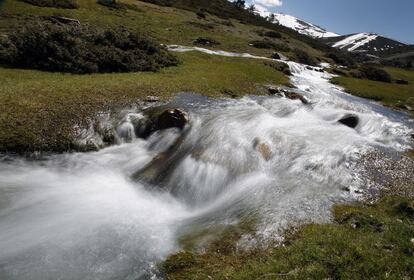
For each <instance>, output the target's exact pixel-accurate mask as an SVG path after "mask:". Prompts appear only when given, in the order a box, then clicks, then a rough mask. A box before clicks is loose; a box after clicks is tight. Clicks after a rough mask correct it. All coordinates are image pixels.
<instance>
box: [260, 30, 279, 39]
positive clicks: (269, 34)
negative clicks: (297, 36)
mask: <svg viewBox="0 0 414 280" xmlns="http://www.w3.org/2000/svg"><path fill="white" fill-rule="evenodd" d="M263 35H264V36H266V37H269V38H277V39H280V38H282V34H280V33H279V32H276V31H266V32H265V33H263Z"/></svg>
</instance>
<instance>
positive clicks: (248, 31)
mask: <svg viewBox="0 0 414 280" xmlns="http://www.w3.org/2000/svg"><path fill="white" fill-rule="evenodd" d="M223 1H224V0H223ZM77 3H78V6H79V8H78V9H58V8H47V7H37V6H34V5H30V4H27V3H24V2H21V1H18V0H6V1H5V2H4V4H3V6H2V8H1V12H0V13H1V15H2V16H1V17H0V31H6V30H13V28H15V27H16V26H18V25H19V24H21V22H23V21H25V20H29V19H30V18H32V19H33V18H34V17H38V16H50V15H56V14H58V15H63V16H66V17H70V18H75V19H78V20H80V22H81V23H88V24H91V25H96V26H101V27H102V26H105V27H118V26H125V27H127V28H130V29H131V30H134V31H138V32H143V33H148V34H149V35H150V36H152V37H154V38H155V39H157V40H158V41H159V42H161V43H164V44H182V45H192V44H193V41H194V40H195V39H197V38H198V37H210V38H212V39H214V40H216V41H217V42H219V43H220V45H217V46H216V47H215V48H216V49H224V50H228V51H236V52H249V53H253V54H258V55H266V56H269V55H270V54H271V53H272V52H273V50H270V49H258V48H254V47H253V46H251V45H250V42H251V41H252V40H261V39H263V37H262V36H260V35H259V34H258V31H261V30H267V29H266V28H265V27H263V26H258V25H251V24H245V23H241V22H240V20H237V19H233V18H227V19H223V18H220V17H217V16H215V15H212V14H207V17H206V18H205V19H203V18H200V17H198V16H197V14H196V12H193V11H188V10H183V9H177V8H173V7H163V6H158V5H154V4H150V3H145V2H141V1H136V0H123V1H122V3H124V4H128V7H133V8H127V9H113V8H109V7H106V6H103V5H99V4H97V3H96V1H95V0H78V1H77ZM287 32H289V33H292V31H289V30H286V31H285V32H282V35H283V37H282V38H280V39H272V40H273V41H274V42H275V43H279V44H282V43H283V44H287V45H288V46H290V48H291V49H294V48H301V49H303V50H305V51H307V52H309V53H310V54H312V55H314V56H316V57H320V58H321V57H323V52H322V51H320V50H318V49H315V48H313V47H311V46H310V45H309V44H308V43H307V42H306V40H309V39H308V38H304V37H302V36H300V35H297V36H293V35H295V33H293V35H292V34H289V33H287ZM295 37H297V38H295ZM312 42H316V41H314V40H312ZM286 55H290V56H294V54H293V53H292V52H286Z"/></svg>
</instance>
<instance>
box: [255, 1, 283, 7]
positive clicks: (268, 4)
mask: <svg viewBox="0 0 414 280" xmlns="http://www.w3.org/2000/svg"><path fill="white" fill-rule="evenodd" d="M254 2H255V4H259V5H262V6H266V7H275V6H282V5H283V2H282V0H255V1H254Z"/></svg>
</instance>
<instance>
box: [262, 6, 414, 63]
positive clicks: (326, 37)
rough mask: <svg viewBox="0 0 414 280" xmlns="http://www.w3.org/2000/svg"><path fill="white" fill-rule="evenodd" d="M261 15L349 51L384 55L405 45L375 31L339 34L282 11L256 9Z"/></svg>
mask: <svg viewBox="0 0 414 280" xmlns="http://www.w3.org/2000/svg"><path fill="white" fill-rule="evenodd" d="M258 12H259V14H260V15H261V16H263V17H266V18H268V19H269V18H271V19H272V20H273V22H274V23H277V24H280V25H282V26H285V27H288V28H290V29H293V30H296V31H297V32H299V33H301V34H304V35H307V36H310V37H313V38H316V39H320V40H322V41H323V42H325V43H326V44H328V45H330V46H332V47H335V48H339V49H343V50H346V51H349V52H364V53H369V54H373V55H378V56H381V55H384V54H390V53H394V52H399V50H400V49H404V48H405V47H406V46H407V45H406V44H404V43H401V42H398V41H396V40H393V39H390V38H387V37H384V36H381V35H379V34H376V33H368V32H364V33H356V34H350V35H339V34H337V33H334V32H329V31H327V30H326V29H324V28H322V27H320V26H318V25H315V24H313V23H309V22H306V21H303V20H301V19H298V18H296V17H294V16H291V15H287V14H283V13H273V14H272V13H270V12H269V11H268V10H266V9H258Z"/></svg>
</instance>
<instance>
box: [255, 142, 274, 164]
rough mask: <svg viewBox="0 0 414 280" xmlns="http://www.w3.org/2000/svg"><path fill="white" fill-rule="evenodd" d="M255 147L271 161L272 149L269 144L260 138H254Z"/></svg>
mask: <svg viewBox="0 0 414 280" xmlns="http://www.w3.org/2000/svg"><path fill="white" fill-rule="evenodd" d="M253 148H254V149H255V150H257V151H258V152H259V153H260V154H261V155H262V157H263V158H264V159H265V160H266V161H269V160H270V159H271V158H272V150H271V149H270V147H269V145H267V144H266V143H263V142H262V141H260V139H258V138H255V139H254V141H253Z"/></svg>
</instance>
